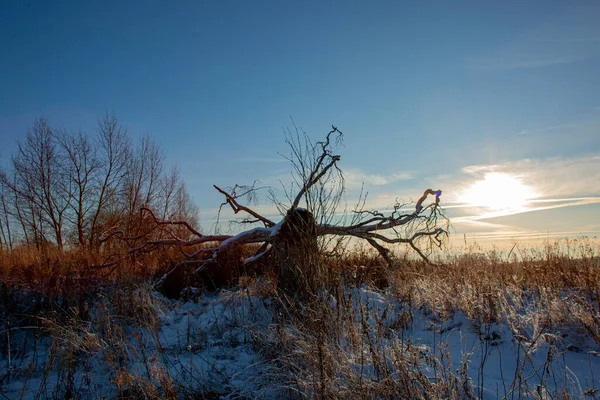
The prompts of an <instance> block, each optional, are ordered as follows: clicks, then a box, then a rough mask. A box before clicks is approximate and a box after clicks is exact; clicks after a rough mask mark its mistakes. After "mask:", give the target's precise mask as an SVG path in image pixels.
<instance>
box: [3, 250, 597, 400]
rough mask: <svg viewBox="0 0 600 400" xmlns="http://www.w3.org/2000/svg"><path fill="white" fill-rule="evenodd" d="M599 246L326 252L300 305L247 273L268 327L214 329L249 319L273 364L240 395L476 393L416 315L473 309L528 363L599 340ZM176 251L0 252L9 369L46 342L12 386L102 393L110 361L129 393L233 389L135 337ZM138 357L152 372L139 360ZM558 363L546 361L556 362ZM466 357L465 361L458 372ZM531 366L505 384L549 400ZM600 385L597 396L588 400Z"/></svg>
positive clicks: (157, 310) (147, 324) (57, 394)
mask: <svg viewBox="0 0 600 400" xmlns="http://www.w3.org/2000/svg"><path fill="white" fill-rule="evenodd" d="M598 254H599V253H598V247H597V246H596V245H595V244H594V243H593V242H591V241H589V240H587V239H578V240H576V241H572V240H568V241H558V242H553V243H545V244H543V245H541V246H538V247H530V248H521V246H520V245H517V246H515V247H514V248H513V249H512V251H510V252H505V253H501V252H499V251H495V250H492V251H484V250H483V249H480V248H476V247H471V248H468V249H465V251H464V252H462V253H460V254H452V255H447V256H446V257H445V258H444V262H443V263H439V265H437V266H433V265H427V264H425V263H423V262H421V261H414V260H410V259H408V258H404V260H403V262H402V263H401V264H400V265H397V266H395V267H393V268H389V267H387V266H382V265H381V262H380V260H379V259H378V258H377V257H375V256H374V255H373V254H370V253H368V252H364V251H362V252H361V251H356V252H354V253H351V254H350V255H347V256H345V257H334V258H324V259H323V261H322V265H324V266H326V269H327V271H329V272H328V275H327V278H326V282H323V284H322V289H321V290H320V291H319V292H318V293H311V295H310V296H309V298H308V299H306V298H305V299H303V301H302V302H294V301H293V300H291V299H289V298H284V297H280V296H282V295H281V294H278V292H277V290H276V286H277V282H276V281H274V280H272V279H270V278H260V277H259V278H256V277H244V278H242V279H240V281H239V285H238V287H237V288H235V289H234V291H233V292H232V293H233V294H235V296H237V297H235V299H236V300H235V302H244V301H246V300H244V299H246V298H247V299H262V300H260V301H261V302H264V303H265V304H267V305H266V306H265V307H267V310H269V311H268V312H269V313H271V314H270V315H271V316H270V317H269V318H270V322H269V323H268V324H266V325H252V324H249V323H248V320H252V319H253V318H254V317H252V316H251V315H249V314H248V313H247V312H242V313H240V315H239V316H237V317H236V318H234V320H235V321H234V322H232V321H228V322H227V323H225V322H223V325H222V326H220V325H219V326H217V327H216V328H215V329H217V328H218V330H220V331H219V334H220V335H226V332H227V330H228V329H231V327H232V326H233V327H235V328H236V329H241V328H242V327H243V330H244V332H246V334H247V335H248V336H249V337H250V338H251V341H252V346H253V348H254V350H255V351H256V352H258V353H259V354H260V355H261V356H262V358H263V360H264V361H263V363H264V368H265V369H264V374H263V375H262V376H261V377H260V379H259V381H260V384H259V385H258V386H259V389H260V390H259V391H258V392H248V393H245V392H239V391H238V392H236V393H237V394H236V396H239V398H244V396H246V397H249V398H251V397H255V396H258V395H261V396H264V397H269V396H276V397H288V398H323V399H324V398H328V399H329V398H339V399H342V398H344V399H346V398H348V399H359V398H360V399H365V398H390V399H392V398H415V399H417V398H423V399H425V398H427V399H437V398H440V399H441V398H444V399H445V398H454V399H460V398H474V397H476V396H477V392H476V390H475V389H477V387H478V385H481V386H483V382H481V383H479V382H477V383H475V382H473V381H471V380H470V377H469V376H467V372H466V370H467V367H466V366H467V363H468V359H467V358H465V359H464V360H450V359H449V358H450V356H449V354H447V353H445V352H444V350H443V348H442V349H439V350H438V351H437V352H436V353H431V352H428V351H427V350H426V349H424V348H423V347H422V346H420V345H418V343H413V342H411V341H410V340H409V339H407V338H406V337H405V333H406V332H408V330H409V329H410V327H411V325H412V324H413V322H414V318H415V314H416V313H422V314H425V315H427V316H428V318H429V319H430V320H431V321H434V322H436V323H438V324H439V325H440V326H441V325H442V324H443V323H444V321H448V320H450V319H451V318H452V317H453V316H455V315H456V314H457V313H462V314H464V316H465V317H466V318H468V319H469V320H470V321H472V323H473V325H474V326H476V327H481V330H482V331H485V329H486V327H487V329H489V327H490V326H492V325H493V324H505V325H506V326H508V327H509V329H510V331H511V332H512V333H513V335H514V337H515V338H517V340H518V342H519V343H520V344H519V346H522V347H520V349H521V348H522V357H523V359H526V358H527V356H528V354H531V353H532V352H533V351H534V350H535V348H536V347H539V346H542V345H544V344H546V345H548V344H551V348H553V349H563V350H565V348H564V347H568V346H574V344H573V343H566V342H565V343H564V345H563V343H562V340H563V337H564V336H565V335H564V333H569V334H570V335H571V336H573V335H574V334H577V335H579V336H580V337H585V338H590V339H591V340H593V341H595V342H596V343H600V313H599V308H600V263H599V258H598ZM175 258H176V255H175V254H168V253H163V254H160V255H152V256H150V255H149V256H148V257H147V258H141V257H140V258H138V259H136V260H133V262H134V265H137V266H134V267H131V268H130V269H128V270H127V271H123V269H124V268H125V267H124V266H119V268H117V269H115V270H111V271H108V272H107V271H98V272H96V271H94V270H92V272H91V273H89V274H82V273H77V274H73V271H80V270H81V269H82V268H81V267H82V266H83V267H84V268H85V267H86V266H87V267H89V266H90V265H93V264H96V263H99V262H102V259H101V257H100V256H99V255H88V254H85V253H83V252H79V251H72V252H66V253H58V252H57V251H56V250H53V249H50V250H48V249H46V251H45V252H41V251H38V250H36V249H30V248H19V249H16V250H15V251H13V252H10V253H7V252H4V253H0V316H1V321H2V323H1V324H0V361H1V360H2V359H4V360H5V361H7V365H8V366H10V365H11V362H13V361H14V360H16V359H17V358H18V357H21V358H23V357H25V355H26V354H27V352H28V350H27V349H31V348H34V349H38V348H40V349H42V348H45V349H48V351H47V352H46V353H43V354H46V356H44V357H43V358H39V359H34V362H32V363H31V364H30V365H31V368H30V370H28V371H23V370H19V371H16V370H11V369H9V370H8V371H7V372H6V373H0V393H1V391H2V385H5V384H8V383H10V382H11V381H15V380H23V379H25V382H27V379H29V378H28V377H34V376H35V377H40V376H41V377H42V378H41V379H42V380H43V384H41V385H40V386H39V387H40V389H39V390H38V392H37V394H36V396H34V397H36V398H76V397H86V396H89V394H90V393H95V390H96V389H97V388H96V387H95V386H94V385H95V383H94V382H95V379H96V377H94V375H93V373H92V372H86V371H88V367H89V365H90V363H91V362H98V359H101V360H102V362H103V363H105V364H106V365H109V366H110V369H111V370H113V371H114V374H113V375H112V378H111V381H110V382H111V384H112V385H113V387H114V390H115V393H116V395H117V396H118V397H119V398H156V399H158V398H211V396H212V397H218V396H219V395H224V394H227V393H219V392H215V391H214V390H213V389H212V388H209V387H203V386H202V385H200V384H199V383H198V382H200V380H201V378H199V376H200V375H202V374H205V372H202V373H201V372H199V371H198V370H194V369H193V368H192V367H186V368H190V371H189V376H192V377H193V376H195V377H196V378H194V380H192V381H187V382H186V381H185V380H183V381H182V379H181V376H174V375H173V372H172V371H173V368H172V365H171V366H169V365H168V362H167V361H165V360H168V359H169V358H168V351H167V349H161V348H160V346H158V347H157V349H158V350H156V352H154V353H153V354H145V353H144V351H145V350H144V347H136V346H135V345H134V344H132V343H136V340H141V339H139V338H138V339H136V338H135V337H133V339H134V340H133V341H132V335H133V336H135V335H137V334H138V333H136V332H140V330H143V331H145V332H150V337H154V338H155V339H153V340H154V342H155V343H160V338H159V332H160V328H161V326H160V325H161V320H160V315H162V314H161V313H163V311H162V310H164V309H165V307H166V305H165V304H166V303H165V304H163V303H162V302H163V301H166V300H163V299H162V298H161V297H160V296H157V295H156V294H155V293H153V291H152V289H151V287H150V286H149V284H148V279H149V277H151V276H152V275H153V274H156V273H160V271H161V270H164V269H165V268H168V265H169V263H172V262H173V260H174V259H175ZM360 288H363V289H364V288H366V290H363V289H360ZM377 288H379V289H381V288H385V289H386V293H387V295H386V296H380V295H378V294H377V293H381V292H378V291H377V290H376V289H377ZM232 296H233V295H232ZM247 301H248V303H244V304H246V306H245V307H246V308H248V309H249V310H254V308H253V307H255V306H254V305H253V304H254V303H253V301H254V300H252V301H251V300H247ZM236 304H237V303H236ZM248 305H250V306H248ZM233 306H235V304H234V305H232V307H233ZM236 307H237V306H236ZM253 312H258V311H250V313H253ZM391 315H393V317H391ZM190 329H191V328H190ZM478 329H479V328H478ZM195 335H196V336H197V338H196V339H194V340H192V339H189V340H188V342H189V343H186V344H185V346H188V347H189V349H190V350H189V351H192V352H193V351H196V350H195V349H197V348H199V347H201V346H202V340H203V339H202V337H204V336H203V335H205V334H204V333H201V332H198V333H196V334H195ZM483 340H486V341H489V339H482V343H484V342H483ZM440 346H443V343H440ZM486 346H487V342H486ZM561 346H563V347H561ZM566 350H569V349H568V348H567V349H566ZM573 350H575V351H577V350H578V349H573ZM40 354H41V353H40ZM548 354H549V355H548V357H549V358H550V355H551V353H550V351H548ZM33 357H34V358H35V355H34V356H33ZM94 360H96V361H94ZM132 360H137V361H136V362H137V363H138V364H140V365H141V367H140V368H141V370H142V373H140V371H134V370H132V369H131V362H132ZM139 360H142V361H141V362H140V361H139ZM170 362H171V363H172V362H173V361H170ZM549 363H550V361H549ZM549 363H548V364H547V365H544V367H545V368H547V369H548V370H550V367H549V365H550V364H549ZM457 364H458V365H463V368H458V370H457V369H456V365H457ZM215 368H216V367H215ZM219 371H220V370H219ZM194 374H196V375H194ZM199 374H200V375H199ZM218 374H222V372H218ZM218 374H217V375H218ZM520 374H521V375H515V377H507V378H506V383H505V388H504V390H505V393H509V394H510V395H511V396H514V397H517V398H519V397H527V396H529V397H533V398H536V396H537V397H538V398H544V396H542V395H539V396H538V395H537V394H535V393H533V395H531V393H530V392H531V390H535V389H531V390H530V392H527V391H526V389H527V390H529V389H528V388H527V384H526V382H523V380H524V379H525V378H524V377H523V376H522V374H523V371H521V372H520ZM202 376H204V378H202V379H205V378H206V375H202ZM218 377H219V379H225V380H226V379H230V378H228V377H224V376H221V375H218ZM586 389H587V388H585V387H584V388H582V389H581V390H580V389H573V388H563V391H562V393H560V397H562V398H578V397H580V395H583V394H582V393H583V392H584V391H585V390H586ZM594 390H595V388H594V387H591V388H590V389H589V390H588V391H587V392H586V393H587V394H588V395H589V396H590V398H593V396H594V395H595V393H596V392H595V391H594ZM521 391H523V393H525V394H524V395H523V396H521ZM515 393H517V394H518V395H516V394H515ZM527 393H529V395H527ZM554 395H556V396H557V397H558V395H559V394H558V393H553V394H552V396H554ZM511 396H509V397H511ZM552 396H550V395H548V397H552ZM231 397H232V398H234V397H235V396H233V395H231Z"/></svg>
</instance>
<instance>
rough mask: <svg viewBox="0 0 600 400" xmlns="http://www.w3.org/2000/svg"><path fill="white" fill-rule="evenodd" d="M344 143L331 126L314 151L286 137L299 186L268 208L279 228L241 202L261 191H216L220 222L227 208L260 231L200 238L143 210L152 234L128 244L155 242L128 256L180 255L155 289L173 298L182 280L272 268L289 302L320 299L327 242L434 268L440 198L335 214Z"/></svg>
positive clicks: (433, 195) (430, 195) (432, 193)
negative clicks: (310, 296) (410, 256)
mask: <svg viewBox="0 0 600 400" xmlns="http://www.w3.org/2000/svg"><path fill="white" fill-rule="evenodd" d="M341 138H342V132H340V131H339V130H338V129H337V128H336V127H334V126H332V129H331V131H330V132H329V133H328V134H327V135H326V137H325V140H324V141H321V142H316V143H313V142H311V141H310V139H309V138H308V136H307V135H306V134H305V133H303V132H302V133H300V132H299V131H298V130H297V129H296V131H295V134H292V133H291V132H290V131H288V135H287V137H286V142H287V143H288V145H289V147H290V150H291V151H290V156H289V157H286V158H288V160H289V161H290V162H291V163H292V166H293V177H294V181H293V182H292V184H291V187H290V188H289V189H285V193H286V197H287V202H282V201H279V200H277V198H276V196H274V194H273V191H270V194H271V196H270V197H271V200H272V201H273V202H274V203H275V205H276V206H277V208H278V210H279V212H280V213H281V215H282V218H281V220H279V221H278V222H275V221H273V220H271V219H269V218H267V217H266V216H264V215H262V214H261V213H259V212H257V211H256V210H255V209H253V208H252V207H251V206H248V205H245V204H243V202H242V200H243V199H247V198H248V197H251V196H252V195H254V194H256V191H257V190H258V189H259V188H257V187H256V184H254V185H252V186H240V185H235V186H234V187H233V188H230V189H229V190H225V189H223V188H221V187H219V186H217V185H214V188H215V189H216V190H217V191H218V192H219V193H221V194H222V195H223V196H224V198H225V201H224V202H223V204H222V205H221V207H220V208H219V215H220V212H221V209H222V208H223V207H229V208H230V209H231V210H232V211H233V212H234V213H235V214H241V215H243V219H242V220H241V221H240V222H241V223H242V224H255V225H256V224H259V225H260V226H254V227H252V228H249V229H246V230H242V231H241V232H240V233H238V234H236V235H218V234H217V235H203V234H202V233H200V232H198V231H196V230H195V229H193V228H192V227H191V226H189V225H188V224H187V223H186V222H184V221H165V220H160V219H158V218H157V217H156V215H155V214H154V213H153V212H152V210H150V209H148V208H144V209H142V214H143V218H146V219H150V220H151V221H152V224H150V225H151V226H152V228H151V229H150V230H149V231H148V232H146V233H145V234H141V235H139V236H138V237H136V238H129V240H132V239H135V240H136V241H137V242H138V243H139V242H140V239H144V237H150V234H152V236H153V237H154V238H155V239H152V240H143V241H142V242H141V244H140V245H137V246H135V247H132V248H131V249H130V251H129V253H130V254H135V253H139V252H150V251H154V250H155V249H157V248H158V247H162V246H176V247H178V248H179V249H180V251H181V253H182V254H183V255H184V258H185V259H184V261H182V262H180V263H178V264H176V265H175V266H174V267H173V268H172V269H171V270H170V271H169V272H167V273H166V274H164V275H163V276H162V277H160V278H159V279H158V280H157V281H156V282H155V287H156V288H161V287H162V288H163V289H166V290H167V291H169V292H171V294H172V295H176V294H177V290H180V289H181V288H182V286H183V283H182V282H184V281H187V280H186V279H184V278H183V276H187V277H188V278H189V277H190V276H191V277H194V276H198V275H200V274H202V273H205V272H206V271H207V270H209V269H213V270H214V269H216V270H217V273H220V274H221V275H224V276H223V277H222V279H225V280H226V279H227V276H226V275H228V274H229V275H231V270H232V269H236V268H239V267H240V266H241V267H249V266H253V265H257V264H261V265H269V266H272V267H273V270H274V271H275V272H276V276H277V278H278V287H279V288H280V289H281V290H283V291H284V292H285V293H286V294H288V295H296V294H298V293H316V290H317V289H318V287H319V282H321V281H322V278H323V274H324V273H325V272H326V271H323V268H324V267H323V266H322V263H320V262H319V257H320V255H321V254H322V250H323V246H324V243H325V242H324V241H323V239H325V238H329V239H331V238H339V239H344V238H355V239H358V240H363V241H366V242H367V243H368V244H369V245H370V246H372V247H373V248H374V249H375V250H376V251H377V252H378V253H379V255H380V256H381V257H382V258H383V260H385V262H387V263H388V264H390V265H391V264H393V263H394V255H393V252H392V251H391V250H390V246H392V245H396V244H404V245H408V246H410V247H411V248H412V249H413V250H414V251H415V252H416V253H417V254H418V255H419V256H420V257H421V258H422V259H423V260H425V261H426V262H429V260H428V256H427V249H430V248H431V246H433V245H435V246H441V244H442V240H443V238H444V237H445V236H446V235H447V228H446V227H442V226H438V224H439V222H441V221H445V222H447V219H446V218H445V217H444V215H443V213H442V209H441V208H440V196H441V193H442V192H441V191H440V190H431V189H427V190H425V191H424V192H423V194H422V195H421V196H420V197H419V199H418V200H417V201H416V202H414V203H411V204H410V205H411V208H408V206H409V203H400V202H398V201H396V204H394V205H393V208H392V210H391V211H390V212H388V213H387V214H386V213H382V212H378V211H374V210H366V209H365V204H366V195H364V196H363V195H362V194H361V196H360V200H359V202H358V204H357V206H356V207H355V208H354V209H353V210H351V212H349V213H347V212H343V213H340V212H338V208H339V205H340V200H341V199H342V194H343V192H344V177H343V173H342V171H341V170H340V169H339V167H338V162H339V161H340V159H341V157H340V155H337V154H334V151H333V149H334V148H335V147H336V145H337V144H339V143H340V140H341ZM412 204H414V206H412ZM174 228H177V230H176V229H174ZM182 228H185V230H184V231H185V232H186V237H185V238H184V237H181V234H178V233H177V232H179V233H180V232H181V229H182ZM145 235H146V236H145ZM250 244H254V246H255V248H256V251H255V252H254V253H253V254H252V255H250V256H242V252H241V251H240V248H242V247H243V246H247V245H250ZM230 278H233V276H230Z"/></svg>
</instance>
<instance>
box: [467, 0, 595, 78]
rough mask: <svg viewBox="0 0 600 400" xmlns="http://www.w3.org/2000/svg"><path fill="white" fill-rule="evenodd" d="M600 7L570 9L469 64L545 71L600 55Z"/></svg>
mask: <svg viewBox="0 0 600 400" xmlns="http://www.w3.org/2000/svg"><path fill="white" fill-rule="evenodd" d="M599 20H600V3H594V4H591V5H579V6H571V5H569V8H568V10H566V12H560V11H559V12H558V13H557V15H555V16H554V17H553V18H550V19H548V20H546V21H541V22H539V23H534V24H533V25H532V26H531V27H530V28H529V29H528V30H526V31H524V32H522V33H521V34H520V35H517V36H516V37H514V39H513V40H512V41H510V42H508V43H505V44H504V45H502V46H500V47H498V48H495V49H491V50H490V51H489V52H488V53H486V54H482V55H480V56H478V57H474V58H473V59H471V60H470V63H471V64H472V65H473V66H474V67H476V68H480V69H517V68H534V67H544V66H550V65H556V64H564V63H571V62H577V61H582V60H586V59H589V58H593V57H596V56H597V55H599V54H600V46H599V43H600V24H598V21H599Z"/></svg>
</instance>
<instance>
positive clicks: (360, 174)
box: [344, 168, 413, 190]
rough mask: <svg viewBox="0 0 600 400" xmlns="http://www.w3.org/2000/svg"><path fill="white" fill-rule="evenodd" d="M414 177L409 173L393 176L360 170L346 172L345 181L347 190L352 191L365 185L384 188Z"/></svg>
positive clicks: (398, 173) (394, 174) (393, 174)
mask: <svg viewBox="0 0 600 400" xmlns="http://www.w3.org/2000/svg"><path fill="white" fill-rule="evenodd" d="M412 178H413V176H412V175H411V174H410V173H408V172H396V173H392V174H387V175H384V174H369V173H367V172H364V171H362V170H360V169H356V168H354V169H347V170H345V171H344V179H345V185H346V188H348V189H350V190H352V189H357V188H360V187H361V186H362V185H363V184H364V185H365V187H367V188H368V187H372V186H384V185H389V184H391V183H395V182H399V181H406V180H409V179H412Z"/></svg>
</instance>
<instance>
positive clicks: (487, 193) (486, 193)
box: [459, 172, 536, 211]
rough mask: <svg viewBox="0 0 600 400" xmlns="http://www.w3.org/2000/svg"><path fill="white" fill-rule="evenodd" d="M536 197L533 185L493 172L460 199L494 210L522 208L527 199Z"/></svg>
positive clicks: (470, 187) (465, 191)
mask: <svg viewBox="0 0 600 400" xmlns="http://www.w3.org/2000/svg"><path fill="white" fill-rule="evenodd" d="M534 197H536V196H535V194H534V191H533V189H532V188H531V187H529V186H527V185H524V184H523V183H522V182H521V181H520V179H518V178H517V177H515V176H512V175H510V174H505V173H499V172H491V173H487V174H485V176H484V178H483V179H482V180H478V181H476V182H475V183H473V184H472V185H471V186H469V187H468V188H467V189H466V190H464V191H463V192H462V194H461V195H460V196H459V201H461V202H464V203H467V204H469V205H471V206H476V207H486V208H489V209H492V210H498V211H499V210H520V209H522V208H523V206H524V205H525V204H526V203H527V200H529V199H532V198H534Z"/></svg>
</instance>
